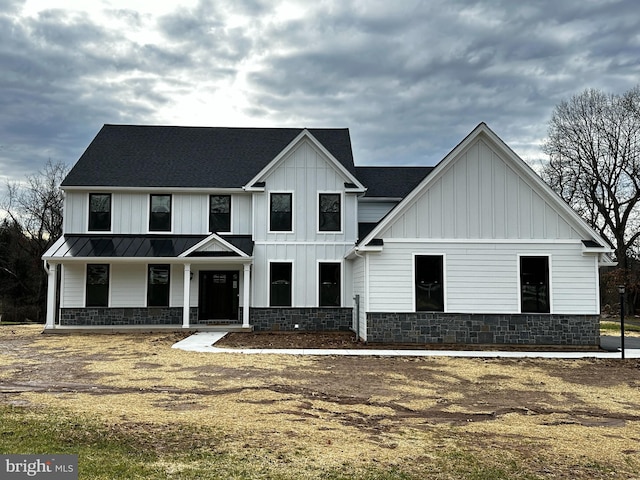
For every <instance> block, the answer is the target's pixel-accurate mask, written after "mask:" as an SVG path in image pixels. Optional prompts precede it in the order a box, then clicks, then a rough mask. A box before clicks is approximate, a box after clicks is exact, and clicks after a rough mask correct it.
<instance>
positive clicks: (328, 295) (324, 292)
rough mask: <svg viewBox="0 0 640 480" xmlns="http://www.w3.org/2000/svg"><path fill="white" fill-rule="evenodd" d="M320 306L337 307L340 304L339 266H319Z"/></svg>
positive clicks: (334, 264) (332, 264) (333, 264)
mask: <svg viewBox="0 0 640 480" xmlns="http://www.w3.org/2000/svg"><path fill="white" fill-rule="evenodd" d="M319 280H320V306H321V307H339V306H340V304H341V302H340V264H339V263H321V264H320V279H319Z"/></svg>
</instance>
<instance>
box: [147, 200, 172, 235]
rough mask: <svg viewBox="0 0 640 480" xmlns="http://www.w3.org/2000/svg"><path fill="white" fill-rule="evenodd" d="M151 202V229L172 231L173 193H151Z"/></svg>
mask: <svg viewBox="0 0 640 480" xmlns="http://www.w3.org/2000/svg"><path fill="white" fill-rule="evenodd" d="M149 203H150V211H149V231H150V232H170V231H171V195H151V200H150V202H149Z"/></svg>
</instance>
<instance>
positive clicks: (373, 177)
mask: <svg viewBox="0 0 640 480" xmlns="http://www.w3.org/2000/svg"><path fill="white" fill-rule="evenodd" d="M434 168H435V167H422V166H420V167H416V166H408V167H380V166H379V167H356V176H357V177H358V179H359V180H360V181H361V182H362V184H363V185H364V186H365V187H367V193H366V195H365V197H367V198H369V197H387V198H404V197H406V196H407V195H408V194H409V192H411V190H413V189H414V188H416V186H417V185H418V184H419V183H420V181H421V180H422V179H423V178H424V177H426V176H427V175H428V174H429V173H431V171H432V170H433V169H434Z"/></svg>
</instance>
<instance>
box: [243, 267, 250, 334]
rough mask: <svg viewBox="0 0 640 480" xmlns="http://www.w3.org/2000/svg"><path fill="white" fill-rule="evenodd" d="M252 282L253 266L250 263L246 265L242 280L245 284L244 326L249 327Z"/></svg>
mask: <svg viewBox="0 0 640 480" xmlns="http://www.w3.org/2000/svg"><path fill="white" fill-rule="evenodd" d="M250 282H251V265H250V264H248V263H245V264H244V277H243V279H242V284H243V293H242V326H243V327H248V326H249V304H250V302H249V292H250V291H251V289H250V288H249V287H250Z"/></svg>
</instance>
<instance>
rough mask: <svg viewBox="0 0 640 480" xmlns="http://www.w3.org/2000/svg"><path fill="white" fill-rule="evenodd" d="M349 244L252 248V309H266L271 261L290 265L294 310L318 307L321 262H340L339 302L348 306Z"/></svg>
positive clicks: (277, 245) (275, 245)
mask: <svg viewBox="0 0 640 480" xmlns="http://www.w3.org/2000/svg"><path fill="white" fill-rule="evenodd" d="M349 248H350V245H346V244H335V243H333V244H332V243H320V242H318V243H315V244H311V243H280V244H256V245H255V247H254V251H253V254H254V261H253V270H252V275H253V278H252V280H253V281H252V286H253V292H252V306H254V307H268V306H269V288H270V285H269V274H270V273H269V272H270V268H269V265H270V263H271V262H291V263H292V275H293V284H292V295H293V298H292V302H293V305H292V306H293V307H317V306H318V303H319V302H318V295H319V286H318V283H319V271H318V264H319V263H320V262H335V263H341V264H342V265H341V273H342V282H341V288H342V291H341V303H342V306H351V305H352V303H353V301H352V300H351V296H353V293H352V288H351V286H350V285H347V283H348V282H349V277H348V276H347V273H349V272H348V271H347V267H346V265H345V264H346V262H345V261H343V257H344V255H345V253H346V252H347V250H349Z"/></svg>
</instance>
